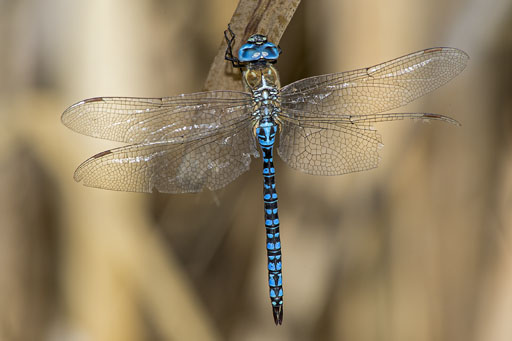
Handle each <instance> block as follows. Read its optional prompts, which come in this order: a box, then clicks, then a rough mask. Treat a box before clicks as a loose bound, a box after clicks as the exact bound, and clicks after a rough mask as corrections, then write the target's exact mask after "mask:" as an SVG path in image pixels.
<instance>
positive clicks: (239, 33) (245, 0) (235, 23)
mask: <svg viewBox="0 0 512 341" xmlns="http://www.w3.org/2000/svg"><path fill="white" fill-rule="evenodd" d="M299 3H300V0H278V1H276V0H257V1H256V0H240V2H239V4H238V7H237V8H236V10H235V13H234V14H233V16H232V17H231V22H230V25H231V29H232V30H233V31H234V32H235V34H236V44H235V46H234V48H233V53H235V51H238V48H240V46H241V44H242V43H243V42H245V41H246V40H247V38H249V37H250V36H251V35H253V34H255V33H260V34H264V35H266V36H268V39H269V40H270V41H271V42H273V43H275V44H279V41H280V40H281V37H282V36H283V33H284V31H285V29H286V27H287V26H288V23H289V22H290V20H291V19H292V16H293V14H294V13H295V10H296V9H297V7H298V6H299ZM226 28H227V25H226ZM222 37H223V38H222V43H221V45H220V47H219V50H218V52H217V55H216V56H215V59H214V60H213V63H212V66H211V67H210V72H209V73H208V77H207V79H206V82H205V89H206V90H220V89H223V90H242V83H241V81H240V72H239V71H238V70H236V69H233V67H232V66H231V63H228V62H227V61H226V60H225V59H224V53H225V52H226V42H225V41H224V36H223V35H222Z"/></svg>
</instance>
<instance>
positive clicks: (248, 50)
mask: <svg viewBox="0 0 512 341" xmlns="http://www.w3.org/2000/svg"><path fill="white" fill-rule="evenodd" d="M277 58H279V49H278V48H277V46H276V45H274V44H273V43H269V42H267V43H264V44H251V43H247V44H244V45H243V46H242V47H241V48H240V50H238V59H239V60H240V61H241V62H255V61H258V60H260V59H266V60H276V59H277Z"/></svg>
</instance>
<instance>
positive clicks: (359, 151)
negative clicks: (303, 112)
mask: <svg viewBox="0 0 512 341" xmlns="http://www.w3.org/2000/svg"><path fill="white" fill-rule="evenodd" d="M281 129H282V130H281V131H282V133H281V136H280V141H279V147H278V152H279V156H280V157H281V158H282V159H283V160H284V161H285V162H286V163H287V164H288V165H289V166H290V167H292V168H294V169H297V170H300V171H302V172H305V173H308V174H313V175H341V174H345V173H351V172H357V171H362V170H367V169H371V168H375V167H377V165H378V161H379V154H378V150H379V148H380V146H382V143H381V137H380V135H379V134H378V133H377V131H376V130H374V129H371V127H369V126H358V125H346V124H334V123H329V122H294V121H292V120H284V121H283V122H282V124H281Z"/></svg>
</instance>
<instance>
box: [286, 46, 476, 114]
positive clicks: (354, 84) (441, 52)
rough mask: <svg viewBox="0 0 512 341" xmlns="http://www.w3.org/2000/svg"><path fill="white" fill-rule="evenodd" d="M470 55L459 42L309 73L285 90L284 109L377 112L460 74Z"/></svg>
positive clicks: (316, 112) (355, 112) (407, 99)
mask: <svg viewBox="0 0 512 341" xmlns="http://www.w3.org/2000/svg"><path fill="white" fill-rule="evenodd" d="M468 59H469V57H468V55H467V54H466V53H465V52H464V51H461V50H458V49H454V48H433V49H427V50H423V51H418V52H415V53H412V54H409V55H406V56H404V57H400V58H397V59H394V60H391V61H388V62H385V63H382V64H379V65H375V66H373V67H369V68H364V69H359V70H354V71H348V72H341V73H333V74H327V75H321V76H316V77H310V78H306V79H302V80H299V81H297V82H294V83H291V84H289V85H287V86H285V87H283V89H282V90H281V104H282V107H283V111H286V110H288V109H291V110H290V111H289V112H288V115H289V116H292V117H293V116H294V112H301V113H302V114H301V115H302V116H306V115H307V116H310V117H312V118H321V117H340V116H344V115H345V116H347V115H349V116H359V115H368V114H376V113H380V112H383V111H387V110H391V109H394V108H398V107H400V106H403V105H405V104H407V103H409V102H411V101H413V100H415V99H416V98H418V97H420V96H423V95H425V94H426V93H428V92H430V91H432V90H434V89H436V88H438V87H440V86H441V85H443V84H445V83H446V82H448V81H449V80H450V79H452V78H453V77H455V76H456V75H458V74H459V73H460V72H461V71H462V70H463V69H464V68H465V66H466V64H467V61H468Z"/></svg>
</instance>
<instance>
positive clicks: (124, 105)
mask: <svg viewBox="0 0 512 341" xmlns="http://www.w3.org/2000/svg"><path fill="white" fill-rule="evenodd" d="M250 100H251V96H250V95H249V94H247V93H243V92H236V91H209V92H199V93H193V94H185V95H180V96H174V97H164V98H130V97H96V98H90V99H87V100H84V101H81V102H78V103H76V104H74V105H72V106H71V107H69V108H68V109H66V111H64V113H63V114H62V122H63V123H64V125H66V126H67V127H69V128H70V129H72V130H74V131H77V132H79V133H81V134H84V135H89V136H93V137H98V138H103V139H107V140H112V141H120V142H127V143H149V142H156V141H181V142H184V141H188V140H193V139H197V138H200V137H204V136H207V135H208V134H210V133H212V132H215V131H217V130H218V129H223V128H226V127H228V128H229V126H231V125H232V124H234V123H236V122H238V121H240V120H243V119H246V118H247V117H248V116H250V113H251V111H250Z"/></svg>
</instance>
